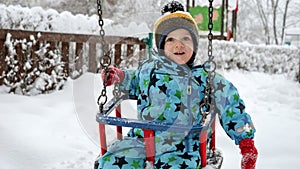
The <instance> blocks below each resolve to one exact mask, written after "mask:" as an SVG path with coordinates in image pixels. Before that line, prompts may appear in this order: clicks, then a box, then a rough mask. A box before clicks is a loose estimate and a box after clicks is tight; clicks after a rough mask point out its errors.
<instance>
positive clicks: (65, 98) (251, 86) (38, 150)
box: [0, 71, 300, 169]
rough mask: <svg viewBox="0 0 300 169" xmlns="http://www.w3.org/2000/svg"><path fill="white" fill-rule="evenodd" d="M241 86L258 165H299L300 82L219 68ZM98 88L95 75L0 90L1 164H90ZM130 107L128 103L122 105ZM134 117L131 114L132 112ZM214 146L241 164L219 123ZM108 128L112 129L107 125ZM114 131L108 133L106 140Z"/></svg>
mask: <svg viewBox="0 0 300 169" xmlns="http://www.w3.org/2000/svg"><path fill="white" fill-rule="evenodd" d="M221 73H222V74H224V75H225V76H226V77H227V78H228V79H229V80H231V81H232V82H233V83H234V84H235V85H236V86H237V88H238V89H239V92H240V95H241V96H242V98H243V99H244V101H245V103H246V106H247V107H246V110H247V111H248V112H249V113H250V114H251V115H252V118H253V121H254V122H255V126H256V128H257V133H256V137H255V142H256V146H257V148H258V150H259V158H258V162H257V168H258V169H267V168H272V169H283V168H289V169H292V168H295V169H296V168H298V166H299V165H300V161H299V160H298V158H299V152H300V146H299V145H298V139H299V138H300V133H299V131H298V130H299V129H300V104H299V103H300V102H299V101H300V85H299V83H297V82H295V81H291V80H287V79H286V78H285V77H284V76H283V75H267V74H263V73H256V72H241V71H230V72H225V71H223V72H221ZM101 89H102V86H101V81H100V78H99V75H98V74H91V73H85V74H84V75H83V76H81V77H80V78H79V79H77V80H68V82H67V84H66V86H65V88H64V89H63V90H61V91H57V92H54V93H52V94H47V95H38V96H32V97H27V96H20V95H13V94H3V93H2V94H0V109H1V112H0V131H1V132H0V133H1V139H0V157H1V158H0V168H6V169H20V168H25V169H41V168H45V169H70V168H71V169H89V168H93V162H94V160H95V158H96V156H97V155H98V154H99V146H98V140H99V139H98V133H97V123H96V121H95V115H96V113H97V104H96V100H97V97H98V94H99V93H100V90H101ZM131 109H134V106H133V103H128V102H126V103H125V105H124V107H123V110H124V112H127V114H125V115H124V116H128V112H132V111H131ZM130 116H134V115H130ZM217 130H218V132H217V147H218V148H219V149H221V150H222V152H223V154H224V163H223V167H222V168H223V169H239V168H240V167H239V166H240V164H239V163H240V158H241V155H240V153H239V149H238V147H237V146H236V145H234V143H233V141H231V140H230V139H229V138H228V136H227V135H226V134H225V132H224V131H223V130H222V128H221V127H220V126H219V125H218V126H217ZM108 131H110V128H108ZM113 138H114V134H112V132H109V133H108V140H110V142H111V141H112V140H113Z"/></svg>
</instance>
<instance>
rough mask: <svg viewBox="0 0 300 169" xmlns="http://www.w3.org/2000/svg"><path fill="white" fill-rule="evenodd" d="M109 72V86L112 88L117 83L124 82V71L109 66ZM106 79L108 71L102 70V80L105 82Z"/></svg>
mask: <svg viewBox="0 0 300 169" xmlns="http://www.w3.org/2000/svg"><path fill="white" fill-rule="evenodd" d="M108 70H109V77H108V79H107V86H110V85H112V84H113V83H115V82H117V83H121V82H122V80H123V79H124V72H123V70H122V69H118V68H116V67H113V66H109V67H108ZM105 77H106V71H105V70H102V71H101V78H102V81H103V82H104V80H105Z"/></svg>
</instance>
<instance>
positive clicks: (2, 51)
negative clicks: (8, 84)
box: [0, 39, 6, 86]
mask: <svg viewBox="0 0 300 169" xmlns="http://www.w3.org/2000/svg"><path fill="white" fill-rule="evenodd" d="M5 57H6V46H5V44H4V40H1V39H0V86H1V85H3V80H4V77H3V76H2V75H4V72H5V69H6V62H5Z"/></svg>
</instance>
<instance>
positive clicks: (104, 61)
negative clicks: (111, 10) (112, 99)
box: [97, 0, 111, 113]
mask: <svg viewBox="0 0 300 169" xmlns="http://www.w3.org/2000/svg"><path fill="white" fill-rule="evenodd" d="M97 10H98V16H99V21H98V24H99V26H100V36H101V47H102V52H103V53H102V54H103V56H102V57H101V58H100V65H101V67H102V69H103V70H104V71H105V75H106V76H105V78H104V80H103V89H102V91H101V94H100V96H99V97H98V100H97V104H98V105H99V111H100V113H101V112H103V107H104V105H105V104H106V102H107V90H106V87H107V83H108V78H109V75H110V72H109V69H108V66H110V64H111V58H110V56H109V55H107V51H106V41H105V31H104V29H103V26H104V21H103V18H102V0H97Z"/></svg>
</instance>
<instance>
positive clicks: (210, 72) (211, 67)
mask: <svg viewBox="0 0 300 169" xmlns="http://www.w3.org/2000/svg"><path fill="white" fill-rule="evenodd" d="M208 1H209V7H208V18H209V21H208V30H209V33H208V60H207V61H205V62H204V64H203V68H204V70H205V71H206V72H207V78H206V88H205V90H204V103H203V104H201V105H200V107H199V109H200V112H201V114H202V121H201V124H206V118H207V117H208V115H209V114H210V113H211V112H212V110H213V109H214V99H213V98H212V97H213V96H214V93H215V91H214V86H213V80H214V78H215V70H216V62H215V61H214V60H213V59H214V56H213V55H212V40H213V34H212V29H213V21H212V18H213V5H212V3H213V0H208ZM208 120H209V119H208Z"/></svg>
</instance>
